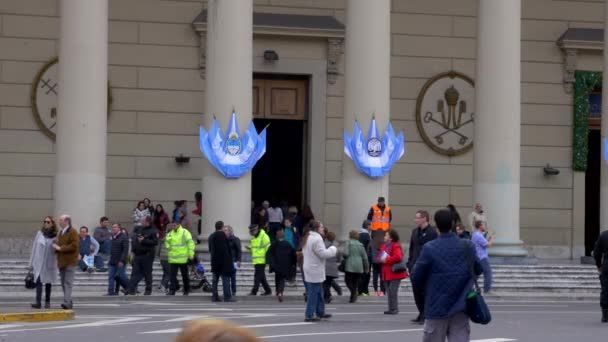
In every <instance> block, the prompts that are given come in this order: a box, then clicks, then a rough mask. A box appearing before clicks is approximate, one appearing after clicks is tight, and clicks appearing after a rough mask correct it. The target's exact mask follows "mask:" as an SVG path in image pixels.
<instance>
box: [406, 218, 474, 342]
mask: <svg viewBox="0 0 608 342" xmlns="http://www.w3.org/2000/svg"><path fill="white" fill-rule="evenodd" d="M435 223H436V224H437V228H438V229H439V238H437V239H436V240H433V241H431V242H429V243H427V244H425V245H424V247H423V248H422V252H421V254H420V258H419V259H418V260H417V261H416V264H415V266H414V269H413V271H412V274H411V278H412V284H413V285H414V286H415V287H422V288H424V289H425V297H426V298H425V308H424V313H425V322H424V337H423V342H439V341H441V342H443V341H445V339H446V337H447V339H448V340H449V341H451V342H452V341H454V342H460V341H463V342H464V341H469V337H470V328H469V317H468V316H467V315H466V314H465V300H466V295H467V293H468V292H469V291H470V290H471V288H472V287H473V277H472V275H471V271H470V262H469V260H472V263H473V269H474V272H475V274H476V275H479V274H481V273H482V267H481V264H480V262H479V259H478V258H477V256H476V255H475V247H474V246H473V244H472V243H471V241H469V240H463V239H460V238H458V237H457V236H456V234H454V233H452V232H451V230H452V214H451V213H450V212H449V211H448V210H447V209H442V210H439V211H438V212H437V213H435Z"/></svg>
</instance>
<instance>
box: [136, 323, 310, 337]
mask: <svg viewBox="0 0 608 342" xmlns="http://www.w3.org/2000/svg"><path fill="white" fill-rule="evenodd" d="M310 324H314V323H309V322H293V323H271V324H253V325H242V326H241V327H243V328H249V329H255V328H275V327H289V326H298V325H310ZM180 331H182V328H175V329H165V330H154V331H144V332H140V333H138V334H177V333H178V332H180Z"/></svg>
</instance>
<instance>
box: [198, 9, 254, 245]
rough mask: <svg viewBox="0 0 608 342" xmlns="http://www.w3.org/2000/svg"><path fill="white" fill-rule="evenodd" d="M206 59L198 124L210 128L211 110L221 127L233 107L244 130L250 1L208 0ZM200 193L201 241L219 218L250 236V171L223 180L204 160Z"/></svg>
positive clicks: (248, 107) (249, 62)
mask: <svg viewBox="0 0 608 342" xmlns="http://www.w3.org/2000/svg"><path fill="white" fill-rule="evenodd" d="M206 61H207V67H206V72H207V75H206V88H205V100H206V101H205V112H204V118H203V125H204V126H205V127H206V128H209V127H210V126H211V124H212V122H213V115H215V116H216V117H217V119H218V121H219V123H220V125H221V127H222V131H223V132H225V131H226V127H227V126H228V122H229V120H230V117H231V115H232V109H233V108H234V109H235V111H236V114H237V119H238V124H239V129H240V130H241V133H243V132H245V130H246V129H247V125H248V124H249V122H250V121H251V119H252V114H251V111H252V95H251V91H252V76H253V75H252V72H253V69H252V68H253V2H252V0H210V1H209V3H208V8H207V60H206ZM241 137H242V134H241ZM202 192H203V212H202V236H201V240H207V238H208V237H209V235H210V234H211V233H212V232H213V231H214V230H215V226H214V225H215V222H216V221H218V220H222V221H224V223H225V224H227V225H231V226H232V227H233V228H234V233H235V235H237V236H238V237H240V238H241V239H244V240H249V230H248V226H249V223H250V220H251V173H248V174H246V175H244V176H243V177H241V178H239V179H226V178H224V177H223V176H222V175H221V174H220V173H219V172H218V171H217V170H216V169H215V168H213V166H211V164H209V162H207V160H206V159H205V161H204V162H203V176H202ZM202 247H203V249H206V248H207V246H202Z"/></svg>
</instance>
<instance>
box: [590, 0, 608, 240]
mask: <svg viewBox="0 0 608 342" xmlns="http://www.w3.org/2000/svg"><path fill="white" fill-rule="evenodd" d="M604 12H605V15H604V70H603V77H602V89H604V91H602V131H601V135H602V142H601V144H602V155H601V156H598V157H597V158H602V162H601V165H602V166H601V171H600V172H601V176H600V177H601V178H600V205H601V207H600V231H604V230H608V160H605V157H604V156H605V155H606V152H607V151H606V150H605V149H606V140H607V139H608V110H606V108H608V1H607V2H606V4H605V10H604ZM587 205H592V203H587Z"/></svg>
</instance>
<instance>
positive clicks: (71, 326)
mask: <svg viewBox="0 0 608 342" xmlns="http://www.w3.org/2000/svg"><path fill="white" fill-rule="evenodd" d="M143 319H145V318H144V317H125V318H118V319H109V320H100V321H94V322H88V323H76V324H66V325H59V326H51V327H38V328H24V329H8V330H2V333H8V332H25V331H40V330H59V329H76V328H89V327H100V326H104V325H112V324H118V323H126V322H135V321H141V320H143Z"/></svg>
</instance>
